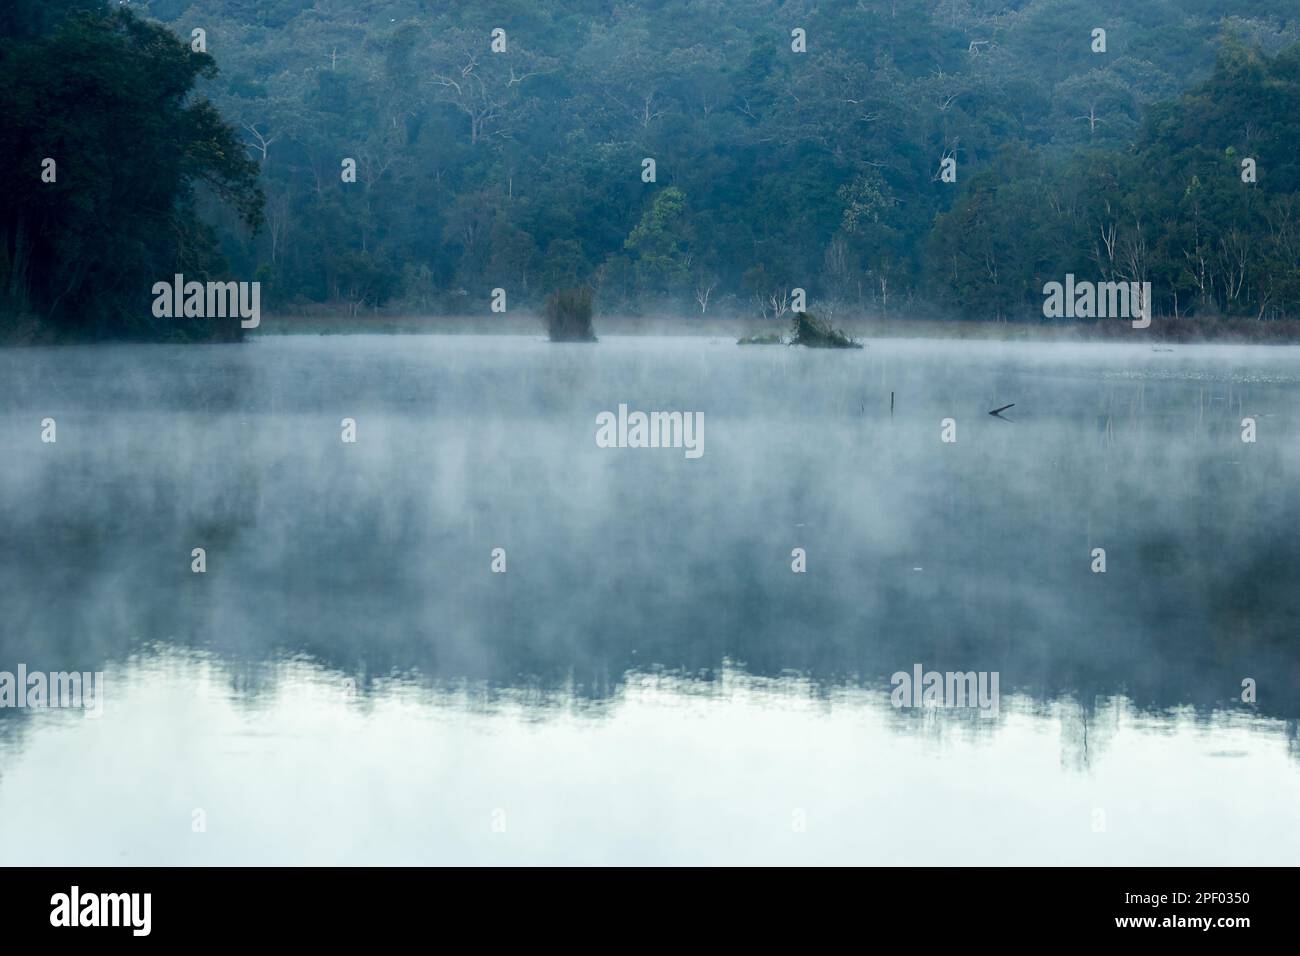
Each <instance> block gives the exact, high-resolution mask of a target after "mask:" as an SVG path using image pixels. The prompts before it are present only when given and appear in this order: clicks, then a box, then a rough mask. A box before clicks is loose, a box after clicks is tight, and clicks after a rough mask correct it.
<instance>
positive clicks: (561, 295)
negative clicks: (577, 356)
mask: <svg viewBox="0 0 1300 956" xmlns="http://www.w3.org/2000/svg"><path fill="white" fill-rule="evenodd" d="M591 313H592V307H591V290H590V289H587V288H579V289H559V290H558V291H556V292H552V293H551V294H550V296H548V297H547V299H546V331H547V333H548V334H549V335H550V337H551V341H552V342H594V341H596V333H595V332H594V331H593V330H592V327H591Z"/></svg>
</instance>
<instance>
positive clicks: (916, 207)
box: [0, 0, 1300, 338]
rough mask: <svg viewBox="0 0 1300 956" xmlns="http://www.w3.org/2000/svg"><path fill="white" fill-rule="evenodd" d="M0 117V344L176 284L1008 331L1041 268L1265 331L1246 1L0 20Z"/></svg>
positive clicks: (1280, 270)
mask: <svg viewBox="0 0 1300 956" xmlns="http://www.w3.org/2000/svg"><path fill="white" fill-rule="evenodd" d="M0 106H2V107H3V112H4V116H5V122H4V126H3V131H2V132H0V150H3V154H4V156H5V157H6V161H7V163H8V165H9V170H10V174H9V189H7V190H5V192H4V194H3V196H0V326H3V327H5V328H6V329H7V330H8V331H9V332H10V333H11V337H12V334H14V333H15V330H17V333H21V334H20V337H21V335H28V337H30V330H31V328H30V327H31V326H32V325H33V324H35V325H36V326H37V327H39V328H41V329H44V330H46V331H49V330H54V332H55V333H57V334H58V335H60V336H65V337H72V338H112V337H143V338H171V337H177V336H182V337H184V336H187V335H194V336H197V335H201V334H202V333H201V331H200V330H198V329H196V328H186V327H184V326H182V325H178V324H177V323H169V324H167V325H165V326H164V325H161V324H159V322H158V320H156V319H154V318H153V317H152V316H151V315H150V313H149V308H148V302H149V295H148V292H149V287H150V285H151V284H152V283H153V282H154V281H156V280H159V279H163V280H170V278H171V275H172V273H173V272H177V273H179V272H182V271H183V272H185V273H186V275H187V276H188V275H193V276H195V277H196V278H199V279H203V278H216V279H239V280H255V281H258V282H260V283H261V290H262V291H261V294H262V302H263V308H264V309H266V310H267V311H272V312H276V313H279V314H284V315H295V314H296V315H305V314H313V313H320V314H343V315H348V316H355V317H358V318H359V319H360V318H364V317H365V316H368V315H373V314H375V313H377V312H380V311H382V312H386V313H403V314H407V313H409V314H458V315H472V314H488V313H489V302H490V299H491V296H492V291H493V290H494V289H504V290H506V293H507V296H508V304H509V308H510V309H511V310H512V311H513V310H516V309H523V310H538V309H540V308H541V304H542V303H543V301H544V300H545V298H546V296H547V295H548V294H549V293H551V292H553V291H555V290H557V289H564V288H572V287H578V286H584V287H587V288H589V289H590V290H591V291H592V293H593V294H594V298H595V301H596V302H597V306H598V310H599V312H600V313H601V314H603V315H614V316H617V315H672V316H678V317H683V318H689V317H690V316H709V317H712V316H732V315H735V316H751V317H752V316H760V315H761V316H766V317H777V316H780V315H782V314H784V313H785V312H786V311H787V309H788V308H789V304H790V293H791V290H792V289H794V288H800V289H804V290H806V293H807V299H808V305H809V308H810V310H812V311H815V312H818V313H821V314H825V315H828V316H830V317H832V318H837V319H838V318H843V317H849V316H855V315H866V316H886V317H890V318H899V319H909V318H924V317H946V318H959V319H965V320H972V321H1017V322H1045V321H1048V320H1046V319H1045V318H1044V316H1043V311H1042V304H1043V287H1044V285H1045V284H1046V283H1048V282H1051V281H1061V280H1063V279H1064V277H1065V276H1066V274H1067V273H1068V274H1072V275H1076V276H1079V277H1081V278H1090V279H1094V280H1096V281H1125V282H1138V281H1142V282H1150V283H1151V287H1152V290H1153V298H1154V302H1153V306H1154V311H1155V313H1156V315H1157V316H1165V317H1175V318H1179V319H1183V318H1196V319H1197V320H1199V321H1206V322H1237V321H1241V320H1250V321H1276V320H1285V319H1298V318H1300V157H1298V156H1297V144H1300V8H1297V7H1296V6H1295V5H1294V4H1292V3H1289V2H1282V0H1148V2H1143V3H1132V2H1121V0H853V2H784V3H782V2H773V0H645V2H639V3H611V2H607V0H568V2H564V3H555V2H550V0H488V2H482V3H475V4H472V5H464V4H449V3H434V2H420V0H396V2H371V0H316V2H311V0H150V2H132V3H120V4H118V3H114V4H112V5H111V6H109V5H104V4H101V3H99V2H96V0H50V2H37V0H16V2H15V3H12V4H10V5H9V6H8V7H7V9H6V11H5V12H4V13H3V14H0ZM50 157H53V158H55V159H56V161H57V169H58V175H57V180H56V181H55V182H45V181H43V180H42V175H43V172H44V168H43V165H42V164H43V162H44V160H45V159H46V158H50ZM1051 321H1053V322H1060V321H1075V320H1060V319H1054V320H1051ZM229 334H235V335H237V334H238V330H235V331H234V332H232V333H229Z"/></svg>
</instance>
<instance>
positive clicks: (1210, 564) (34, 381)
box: [0, 337, 1300, 863]
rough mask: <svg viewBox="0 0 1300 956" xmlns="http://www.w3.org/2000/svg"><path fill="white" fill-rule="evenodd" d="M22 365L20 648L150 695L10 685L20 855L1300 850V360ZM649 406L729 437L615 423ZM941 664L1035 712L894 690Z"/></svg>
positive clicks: (40, 356)
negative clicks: (44, 431) (614, 429)
mask: <svg viewBox="0 0 1300 956" xmlns="http://www.w3.org/2000/svg"><path fill="white" fill-rule="evenodd" d="M0 383H3V385H0V456H2V457H0V535H2V536H3V537H2V540H3V547H2V548H0V595H2V596H3V602H4V605H3V606H4V611H5V613H4V615H3V621H2V622H0V671H3V670H13V669H14V668H15V666H16V664H17V663H18V662H24V663H26V664H27V665H28V666H29V667H30V668H31V669H41V670H45V671H52V670H61V669H73V668H75V669H78V670H103V671H105V672H106V677H105V681H106V685H107V699H106V704H105V712H104V716H103V718H102V719H101V720H85V719H83V718H82V717H81V716H80V715H79V714H71V713H48V712H47V713H40V714H35V715H34V714H33V713H32V712H30V711H26V710H24V711H18V710H13V709H10V710H3V709H0V861H6V862H7V861H10V860H12V861H13V862H25V861H33V862H35V861H46V862H65V861H66V862H108V863H111V862H116V861H122V862H133V863H142V862H222V863H237V862H263V861H266V862H272V861H274V862H293V861H296V860H308V861H311V862H333V861H346V862H366V861H378V862H398V861H401V862H543V861H559V862H596V861H610V862H623V861H625V862H636V861H649V862H674V861H681V862H710V861H713V862H716V861H734V862H761V861H800V862H832V861H833V862H854V861H857V862H884V863H931V862H972V863H973V862H1048V863H1053V862H1063V863H1064V862H1080V863H1115V862H1185V863H1214V862H1260V861H1271V862H1294V860H1295V859H1296V858H1297V851H1298V850H1300V835H1298V834H1300V827H1297V826H1296V824H1297V823H1300V813H1298V812H1297V807H1300V743H1298V742H1297V724H1298V718H1300V638H1298V637H1297V622H1300V591H1298V590H1297V589H1296V587H1295V581H1296V577H1297V571H1300V537H1298V536H1297V535H1296V531H1295V529H1296V528H1297V526H1298V524H1297V517H1300V514H1298V512H1300V500H1298V499H1297V496H1296V494H1295V477H1296V475H1297V474H1298V473H1300V423H1298V422H1297V419H1296V416H1295V414H1294V409H1295V408H1296V407H1297V399H1300V350H1294V349H1262V348H1261V349H1252V348H1206V347H1184V348H1179V349H1177V350H1175V351H1174V352H1172V353H1165V352H1160V353H1155V352H1152V351H1151V350H1150V349H1149V348H1143V347H1119V346H1031V345H1016V346H997V345H978V344H976V345H973V344H970V343H961V344H945V343H908V342H874V343H872V344H871V347H870V348H869V349H868V350H866V351H865V352H857V353H853V354H837V353H816V352H802V351H796V350H791V349H785V348H779V347H778V348H759V347H756V348H749V349H740V348H737V347H735V346H734V345H733V344H731V343H730V342H709V341H708V340H683V339H620V338H617V337H609V338H606V339H605V340H604V341H602V342H601V343H600V344H599V345H598V346H594V347H592V346H575V347H563V346H551V345H549V344H547V343H544V342H539V341H532V340H527V339H520V338H454V337H424V338H402V339H390V338H383V337H350V338H319V339H317V338H291V339H283V340H261V341H256V342H254V343H251V344H249V345H245V346H215V347H205V348H197V347H178V348H170V347H157V346H153V347H109V348H99V349H63V350H43V349H27V350H9V351H5V352H0ZM891 392H892V393H893V394H894V405H895V407H894V411H893V413H892V415H891V412H890V393H891ZM1010 402H1015V403H1016V404H1015V408H1014V409H1012V410H1010V411H1009V412H1008V413H1007V415H1008V417H1010V418H1013V419H1014V421H999V420H998V419H995V418H991V417H990V416H988V415H987V414H986V413H987V411H988V410H989V409H991V408H995V407H997V406H1000V405H1005V404H1007V403H1010ZM619 403H626V404H628V405H629V406H630V407H632V408H639V409H679V410H687V411H700V412H703V413H704V417H705V422H706V434H707V441H706V443H705V449H706V452H705V455H704V457H703V458H700V459H698V460H686V459H685V458H684V457H683V455H682V453H681V452H680V451H658V450H640V449H602V448H598V447H596V444H595V441H594V434H595V418H596V415H597V414H598V413H599V412H601V411H605V410H613V409H616V408H617V406H618V404H619ZM1248 416H1249V417H1253V418H1254V419H1255V420H1256V421H1257V423H1258V426H1257V427H1258V436H1259V437H1258V441H1257V442H1255V443H1253V444H1246V443H1243V442H1242V441H1241V439H1240V434H1241V420H1242V419H1243V418H1245V417H1248ZM47 417H49V418H54V419H55V420H56V421H57V423H58V441H57V443H55V444H42V443H41V442H40V422H41V420H42V419H43V418H47ZM345 417H351V418H354V419H355V420H356V422H357V427H358V434H359V441H358V442H357V443H356V444H355V445H348V444H344V443H342V442H341V441H340V439H339V435H340V421H341V420H342V419H343V418H345ZM946 417H952V418H954V419H956V421H957V438H958V440H957V442H956V443H955V444H942V443H941V442H940V441H939V430H940V429H939V423H940V420H941V419H943V418H946ZM195 547H203V548H205V549H206V552H207V567H208V570H207V573H205V574H193V573H192V572H191V570H190V561H191V558H190V553H191V549H192V548H195ZM497 547H500V548H504V549H506V552H507V555H508V570H507V572H506V573H505V574H493V573H491V571H490V553H491V551H492V549H493V548H497ZM794 548H803V549H805V550H806V552H807V556H808V557H807V567H808V570H807V573H805V574H793V573H791V570H790V563H791V551H792V549H794ZM1095 548H1104V549H1105V551H1106V564H1107V570H1106V573H1105V574H1094V573H1092V572H1091V570H1090V565H1091V564H1092V561H1093V559H1092V552H1093V549H1095ZM917 664H920V665H922V666H923V667H924V668H925V669H926V670H930V669H934V670H938V671H984V672H996V673H998V674H999V675H1000V687H1001V704H1000V708H999V713H998V716H997V717H996V718H995V719H992V720H988V719H980V717H979V716H978V714H977V712H976V711H966V710H935V709H931V708H921V709H916V710H901V711H900V710H895V709H893V708H892V707H891V706H890V703H889V690H890V675H891V674H893V673H894V672H896V671H900V670H901V671H909V672H910V671H911V670H912V668H913V667H914V665H917ZM1246 678H1250V679H1253V680H1254V681H1256V683H1257V687H1258V700H1257V701H1256V702H1254V703H1245V702H1243V701H1242V700H1241V694H1242V681H1243V679H1246ZM70 781H79V782H80V783H79V784H78V785H75V786H74V785H71V784H70ZM195 809H202V810H203V811H204V813H205V814H206V819H207V832H204V833H194V832H192V816H193V811H194V810H195ZM1102 827H1104V829H1102Z"/></svg>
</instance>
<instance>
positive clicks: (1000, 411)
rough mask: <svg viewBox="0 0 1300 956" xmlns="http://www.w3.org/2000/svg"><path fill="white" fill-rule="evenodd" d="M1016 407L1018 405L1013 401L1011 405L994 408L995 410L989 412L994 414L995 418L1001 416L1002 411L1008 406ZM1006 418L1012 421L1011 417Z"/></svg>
mask: <svg viewBox="0 0 1300 956" xmlns="http://www.w3.org/2000/svg"><path fill="white" fill-rule="evenodd" d="M1015 407H1016V403H1015V402H1012V403H1011V404H1010V405H1003V406H1002V407H1001V408H995V409H993V411H991V412H989V414H990V415H992V416H993V417H994V418H1001V417H1002V413H1003V412H1005V411H1006V410H1007V409H1008V408H1015ZM1006 420H1007V421H1011V419H1009V418H1008V419H1006Z"/></svg>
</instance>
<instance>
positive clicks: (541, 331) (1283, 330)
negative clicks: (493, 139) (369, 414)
mask: <svg viewBox="0 0 1300 956" xmlns="http://www.w3.org/2000/svg"><path fill="white" fill-rule="evenodd" d="M830 321H831V323H832V324H833V325H835V326H836V327H837V328H839V329H842V330H843V331H844V332H846V333H848V334H849V335H850V336H852V337H853V338H855V339H859V340H861V341H863V342H869V341H871V340H873V339H936V340H955V341H988V342H1075V343H1081V342H1099V343H1116V344H1152V345H1174V344H1221V345H1300V322H1290V321H1285V322H1266V321H1258V320H1254V319H1233V320H1210V319H1204V320H1201V319H1169V318H1164V319H1161V318H1156V319H1153V320H1152V322H1151V326H1150V328H1146V329H1134V328H1133V327H1132V326H1131V325H1130V324H1129V323H1128V322H1127V321H1113V320H1104V319H1103V320H1099V321H1097V322H1094V323H1089V324H1084V323H1080V322H1071V323H1070V324H1068V325H1065V324H1060V325H1050V324H1047V323H1029V322H981V321H967V320H959V319H930V318H911V319H889V320H883V321H882V320H879V319H848V320H840V321H837V320H835V319H833V318H832V319H831V320H830ZM595 324H596V334H597V336H598V337H599V336H602V335H604V336H654V335H672V336H697V337H700V338H731V339H733V340H734V339H740V338H742V337H747V336H752V335H762V334H765V333H778V334H781V335H783V336H785V337H786V338H787V339H788V337H789V334H790V323H789V322H788V321H784V320H781V321H766V322H764V321H762V320H755V319H748V318H699V319H695V318H682V317H680V316H607V317H605V318H604V319H601V318H600V317H597V319H596V323H595ZM282 335H527V336H545V335H546V331H545V327H544V324H543V321H542V319H541V317H540V316H535V315H531V314H521V315H513V316H502V315H491V314H490V315H450V316H421V315H404V316H403V315H398V316H374V317H369V318H366V317H355V316H303V315H267V316H265V317H264V318H263V320H262V324H261V326H260V327H259V328H257V329H256V330H250V331H249V333H248V337H249V338H259V337H274V336H282Z"/></svg>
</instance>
